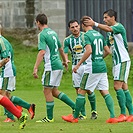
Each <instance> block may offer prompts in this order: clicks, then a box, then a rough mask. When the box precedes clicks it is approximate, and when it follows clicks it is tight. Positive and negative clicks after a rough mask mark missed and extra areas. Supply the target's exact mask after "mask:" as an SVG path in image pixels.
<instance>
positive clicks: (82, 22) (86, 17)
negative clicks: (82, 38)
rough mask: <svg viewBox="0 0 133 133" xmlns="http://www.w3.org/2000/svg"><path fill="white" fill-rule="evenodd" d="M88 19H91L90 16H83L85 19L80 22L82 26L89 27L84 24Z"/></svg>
mask: <svg viewBox="0 0 133 133" xmlns="http://www.w3.org/2000/svg"><path fill="white" fill-rule="evenodd" d="M86 19H90V18H89V16H83V17H82V18H81V20H80V22H81V24H83V25H84V26H87V25H85V24H84V21H85V20H86Z"/></svg>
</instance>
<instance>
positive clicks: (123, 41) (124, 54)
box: [106, 23, 130, 66]
mask: <svg viewBox="0 0 133 133" xmlns="http://www.w3.org/2000/svg"><path fill="white" fill-rule="evenodd" d="M111 28H112V30H113V32H108V33H107V40H106V43H107V45H109V46H111V48H112V58H113V65H114V66H115V65H117V64H119V63H121V62H125V61H129V60H130V57H129V53H128V45H127V38H126V30H125V28H124V26H123V25H122V24H121V23H116V24H115V25H114V26H111Z"/></svg>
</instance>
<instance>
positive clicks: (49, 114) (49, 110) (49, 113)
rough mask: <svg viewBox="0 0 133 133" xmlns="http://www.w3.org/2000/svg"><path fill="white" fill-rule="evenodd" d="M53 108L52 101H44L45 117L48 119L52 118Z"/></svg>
mask: <svg viewBox="0 0 133 133" xmlns="http://www.w3.org/2000/svg"><path fill="white" fill-rule="evenodd" d="M53 108H54V101H52V102H46V109H47V117H48V119H50V120H52V119H53Z"/></svg>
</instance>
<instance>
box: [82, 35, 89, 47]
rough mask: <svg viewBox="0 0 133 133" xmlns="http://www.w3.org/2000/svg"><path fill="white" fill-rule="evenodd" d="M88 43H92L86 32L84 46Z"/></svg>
mask: <svg viewBox="0 0 133 133" xmlns="http://www.w3.org/2000/svg"><path fill="white" fill-rule="evenodd" d="M88 44H89V45H91V41H90V38H89V37H88V36H87V35H86V34H84V47H85V46H86V45H88Z"/></svg>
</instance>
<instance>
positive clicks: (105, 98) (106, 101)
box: [103, 94, 115, 118]
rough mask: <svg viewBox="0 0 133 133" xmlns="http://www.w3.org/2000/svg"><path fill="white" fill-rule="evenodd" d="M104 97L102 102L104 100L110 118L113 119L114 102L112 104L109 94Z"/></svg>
mask: <svg viewBox="0 0 133 133" xmlns="http://www.w3.org/2000/svg"><path fill="white" fill-rule="evenodd" d="M103 97H104V100H105V103H106V106H107V108H108V110H109V112H110V118H114V117H115V112H114V102H113V99H112V97H111V95H110V94H107V95H105V96H103Z"/></svg>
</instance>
